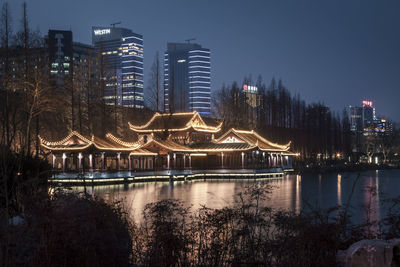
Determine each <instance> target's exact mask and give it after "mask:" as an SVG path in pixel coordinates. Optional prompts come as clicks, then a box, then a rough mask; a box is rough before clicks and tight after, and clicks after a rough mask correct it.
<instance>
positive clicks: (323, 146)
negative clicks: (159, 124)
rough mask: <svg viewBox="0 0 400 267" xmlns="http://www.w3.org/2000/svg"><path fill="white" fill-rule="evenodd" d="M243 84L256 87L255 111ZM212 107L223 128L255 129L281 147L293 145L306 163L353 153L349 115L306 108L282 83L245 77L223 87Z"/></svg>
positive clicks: (313, 106)
mask: <svg viewBox="0 0 400 267" xmlns="http://www.w3.org/2000/svg"><path fill="white" fill-rule="evenodd" d="M243 84H255V85H256V86H257V88H258V93H257V94H258V97H259V98H260V101H259V103H258V104H257V105H256V106H255V107H252V106H251V105H250V104H249V93H247V94H245V93H243V89H242V86H243ZM213 105H214V112H215V114H214V115H215V116H216V117H219V118H221V119H223V120H224V121H225V123H224V127H226V128H230V127H234V128H238V129H243V128H245V129H255V130H257V131H259V132H261V133H263V134H264V135H265V136H266V137H268V138H271V139H272V140H276V141H277V142H280V143H284V142H289V141H292V148H293V151H295V152H299V153H300V154H301V157H303V158H304V159H314V160H329V159H334V158H338V157H339V158H343V157H345V156H347V155H349V154H350V152H351V151H350V126H349V120H348V116H347V113H346V111H344V113H343V114H342V115H340V114H338V113H336V112H333V111H331V110H330V108H329V107H327V106H325V105H324V104H323V103H310V104H306V102H305V101H304V100H302V99H301V97H300V95H299V94H295V95H292V94H291V93H290V91H289V90H288V89H287V88H286V87H285V86H284V84H283V82H282V81H281V80H279V81H278V82H276V80H275V78H272V80H271V82H270V83H269V85H266V84H265V83H264V82H263V81H262V78H261V77H258V79H257V81H256V82H255V83H253V81H252V79H251V77H246V78H245V79H244V81H243V83H242V84H241V85H239V84H238V83H237V82H234V83H232V84H231V85H229V86H227V85H224V86H223V87H222V88H221V90H219V91H218V92H216V93H215V96H214V97H213Z"/></svg>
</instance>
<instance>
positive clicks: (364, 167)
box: [295, 163, 400, 174]
mask: <svg viewBox="0 0 400 267" xmlns="http://www.w3.org/2000/svg"><path fill="white" fill-rule="evenodd" d="M391 169H400V164H397V165H387V164H366V163H356V164H332V165H318V164H309V165H304V166H297V167H296V168H295V173H296V174H324V173H335V172H339V173H340V172H362V171H371V170H391Z"/></svg>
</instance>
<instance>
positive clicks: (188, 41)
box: [185, 38, 196, 44]
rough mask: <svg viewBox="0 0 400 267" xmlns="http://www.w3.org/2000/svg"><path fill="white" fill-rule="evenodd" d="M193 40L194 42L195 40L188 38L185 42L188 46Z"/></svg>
mask: <svg viewBox="0 0 400 267" xmlns="http://www.w3.org/2000/svg"><path fill="white" fill-rule="evenodd" d="M194 40H196V38H189V39H186V40H185V41H186V42H187V43H188V44H190V42H191V41H194Z"/></svg>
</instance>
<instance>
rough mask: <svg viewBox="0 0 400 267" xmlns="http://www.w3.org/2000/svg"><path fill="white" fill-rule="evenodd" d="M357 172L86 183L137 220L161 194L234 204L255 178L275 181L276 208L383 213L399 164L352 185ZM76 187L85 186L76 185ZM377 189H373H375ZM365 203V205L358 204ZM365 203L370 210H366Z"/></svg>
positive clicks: (357, 216)
mask: <svg viewBox="0 0 400 267" xmlns="http://www.w3.org/2000/svg"><path fill="white" fill-rule="evenodd" d="M357 175H358V174H357V173H339V174H338V173H331V174H324V175H310V174H308V175H302V176H300V175H286V176H284V177H283V178H279V179H274V180H256V181H254V180H247V179H243V180H235V181H232V180H230V181H229V180H218V181H215V180H212V181H191V182H175V183H169V182H165V183H161V182H157V183H138V184H129V185H107V186H96V187H88V188H87V189H86V190H87V192H88V193H89V194H94V195H97V196H101V197H103V198H104V199H105V200H107V201H111V200H116V199H118V200H124V201H125V203H126V206H127V207H128V209H129V210H131V212H132V215H133V216H134V217H135V218H136V220H137V221H140V218H141V212H142V210H143V208H144V207H145V205H146V204H148V203H151V202H155V201H159V200H162V199H172V198H173V199H179V200H182V201H183V202H184V203H185V205H187V206H191V207H192V209H194V210H195V209H198V208H200V207H201V206H202V205H205V206H207V207H209V208H222V207H225V206H232V205H233V204H234V202H235V200H238V194H239V193H241V192H243V191H244V190H245V188H246V186H249V185H253V184H254V183H260V184H263V183H268V184H269V185H271V186H272V187H273V190H272V192H271V194H270V195H269V198H268V199H266V200H265V201H264V204H265V205H268V206H271V207H273V208H276V209H286V210H294V211H296V212H299V211H300V210H301V209H309V208H324V209H326V208H329V207H333V206H336V205H343V206H345V205H347V202H348V200H349V199H351V201H350V207H351V209H350V211H351V212H352V215H353V221H354V222H361V221H362V220H365V219H368V218H369V219H371V220H377V219H380V216H384V214H383V213H384V210H385V207H384V206H383V203H380V202H382V200H383V199H386V198H389V197H390V198H392V197H397V196H399V195H400V170H383V171H367V172H362V173H361V174H360V178H359V179H358V181H357V183H356V185H355V190H354V192H353V193H352V188H353V184H354V183H355V181H356V180H357V179H356V178H357ZM73 189H74V191H79V192H82V191H83V187H75V188H73ZM374 190H376V193H373V191H374ZM362 207H364V209H363V208H362ZM365 207H369V208H370V209H369V210H370V212H369V213H368V212H366V211H365Z"/></svg>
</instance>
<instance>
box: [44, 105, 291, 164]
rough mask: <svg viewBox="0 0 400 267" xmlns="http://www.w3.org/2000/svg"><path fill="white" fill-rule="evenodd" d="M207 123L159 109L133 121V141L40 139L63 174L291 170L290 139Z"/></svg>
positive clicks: (113, 138)
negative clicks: (281, 141) (141, 122)
mask: <svg viewBox="0 0 400 267" xmlns="http://www.w3.org/2000/svg"><path fill="white" fill-rule="evenodd" d="M205 121H206V119H203V118H202V117H201V116H200V114H199V113H197V112H196V111H194V112H188V113H172V114H171V113H167V114H160V113H155V114H154V116H153V117H152V118H151V119H150V120H149V121H148V122H147V123H146V124H144V125H134V124H131V123H129V128H130V130H131V135H132V136H129V138H130V139H131V140H132V139H133V138H134V139H135V141H130V142H128V141H126V139H125V140H124V139H123V138H120V137H117V136H115V135H113V134H111V133H108V134H106V135H105V136H104V137H98V136H93V135H92V136H85V135H83V134H81V133H78V132H76V131H72V132H71V133H70V134H69V135H67V136H66V137H65V138H63V139H61V140H58V141H49V140H47V139H46V138H44V137H39V139H40V142H41V146H42V148H43V149H45V150H47V151H49V152H50V153H49V154H48V155H49V156H48V157H49V158H48V159H49V161H50V162H52V165H53V169H54V170H59V171H63V172H70V171H72V172H73V171H80V172H82V171H83V172H88V171H90V172H91V171H102V172H104V171H127V170H128V171H161V170H186V169H197V170H208V169H273V168H280V169H291V167H292V157H293V156H295V155H296V154H295V153H293V152H291V151H290V142H289V143H288V144H284V145H282V144H276V143H273V142H271V141H269V140H267V139H266V138H264V137H262V136H261V135H259V134H258V133H257V132H255V131H244V130H237V129H233V128H232V129H230V130H228V131H226V132H225V133H223V134H221V133H220V132H221V129H222V122H221V123H216V121H211V120H208V122H207V123H206V122H205ZM216 136H218V137H217V138H216Z"/></svg>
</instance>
